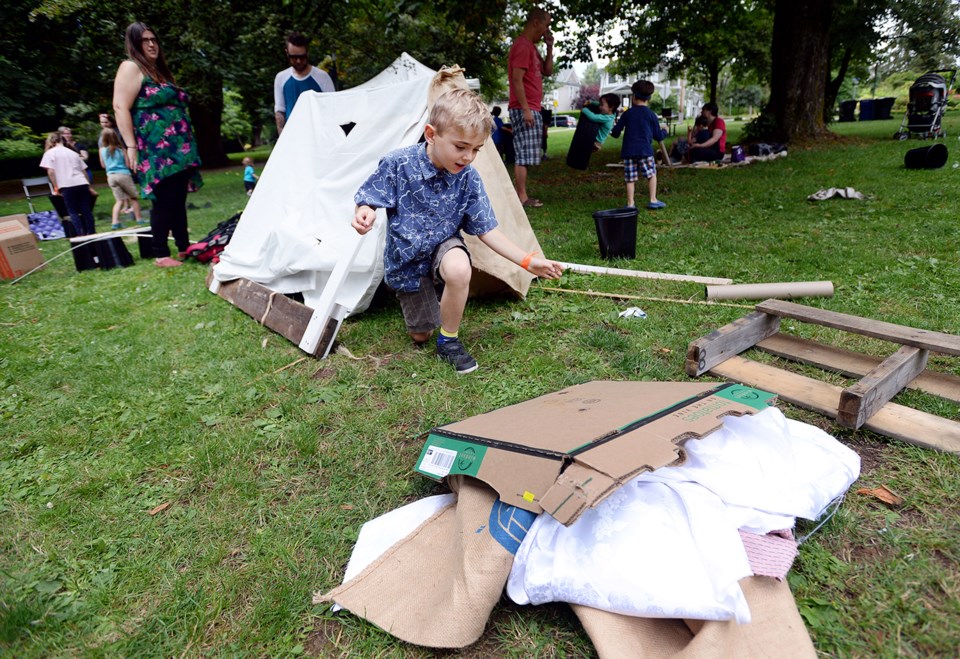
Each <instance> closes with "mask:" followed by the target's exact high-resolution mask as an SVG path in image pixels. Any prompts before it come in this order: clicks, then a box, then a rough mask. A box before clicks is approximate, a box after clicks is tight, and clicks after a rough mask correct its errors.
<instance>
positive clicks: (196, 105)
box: [190, 85, 229, 167]
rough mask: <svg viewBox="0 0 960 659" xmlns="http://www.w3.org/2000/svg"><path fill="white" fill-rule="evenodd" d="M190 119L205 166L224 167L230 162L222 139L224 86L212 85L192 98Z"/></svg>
mask: <svg viewBox="0 0 960 659" xmlns="http://www.w3.org/2000/svg"><path fill="white" fill-rule="evenodd" d="M217 92H219V93H217ZM190 119H191V120H192V122H193V132H194V136H195V137H196V139H197V148H198V149H199V150H200V160H201V161H202V162H203V166H204V167H224V166H225V165H227V164H228V163H229V159H228V158H227V152H226V151H225V150H224V148H223V143H222V140H221V139H220V125H221V123H222V120H223V87H222V86H220V85H216V86H210V89H208V90H207V93H206V94H197V95H196V96H194V97H192V98H191V99H190Z"/></svg>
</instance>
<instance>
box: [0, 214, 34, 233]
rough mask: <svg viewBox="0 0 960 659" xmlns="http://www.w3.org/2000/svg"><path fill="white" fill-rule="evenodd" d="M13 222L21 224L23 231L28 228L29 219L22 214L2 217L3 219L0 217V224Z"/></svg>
mask: <svg viewBox="0 0 960 659" xmlns="http://www.w3.org/2000/svg"><path fill="white" fill-rule="evenodd" d="M14 220H16V221H17V222H19V223H20V224H22V225H23V228H24V229H29V228H30V218H29V217H27V216H26V215H25V214H24V213H17V214H16V215H4V216H3V217H0V224H3V223H4V222H12V221H14Z"/></svg>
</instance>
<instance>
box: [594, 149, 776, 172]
mask: <svg viewBox="0 0 960 659" xmlns="http://www.w3.org/2000/svg"><path fill="white" fill-rule="evenodd" d="M786 157H787V152H786V151H780V152H779V153H771V154H769V155H763V156H744V158H743V160H741V161H740V162H733V161H731V160H730V154H729V153H728V154H727V155H725V156H724V157H723V160H716V161H713V162H675V163H673V164H671V165H664V164H663V163H657V169H726V168H728V167H744V166H746V165H750V164H753V163H755V162H766V161H768V160H776V159H778V158H786ZM607 167H611V168H620V169H623V162H622V161H621V162H609V163H607Z"/></svg>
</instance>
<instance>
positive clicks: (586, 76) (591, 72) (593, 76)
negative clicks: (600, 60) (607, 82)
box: [580, 62, 603, 87]
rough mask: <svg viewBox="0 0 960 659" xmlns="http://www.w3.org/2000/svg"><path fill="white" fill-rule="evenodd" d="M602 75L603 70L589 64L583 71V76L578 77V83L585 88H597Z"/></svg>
mask: <svg viewBox="0 0 960 659" xmlns="http://www.w3.org/2000/svg"><path fill="white" fill-rule="evenodd" d="M602 75H603V69H601V68H599V67H598V66H597V65H596V64H594V63H593V62H590V63H589V64H587V66H586V67H585V68H584V69H583V75H582V76H580V82H581V83H582V84H583V85H585V86H587V85H597V86H598V87H599V85H600V78H601V77H602Z"/></svg>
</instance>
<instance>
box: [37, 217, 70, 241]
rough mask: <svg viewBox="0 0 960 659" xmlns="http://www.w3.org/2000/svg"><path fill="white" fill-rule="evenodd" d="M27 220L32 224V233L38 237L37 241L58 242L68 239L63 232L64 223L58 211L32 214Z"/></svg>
mask: <svg viewBox="0 0 960 659" xmlns="http://www.w3.org/2000/svg"><path fill="white" fill-rule="evenodd" d="M27 220H28V221H29V222H30V231H32V232H33V235H35V236H36V237H37V240H57V239H59V238H66V237H67V234H66V233H65V232H64V230H63V223H62V222H61V221H60V216H59V215H57V212H56V211H40V212H39V213H30V215H28V216H27Z"/></svg>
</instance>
